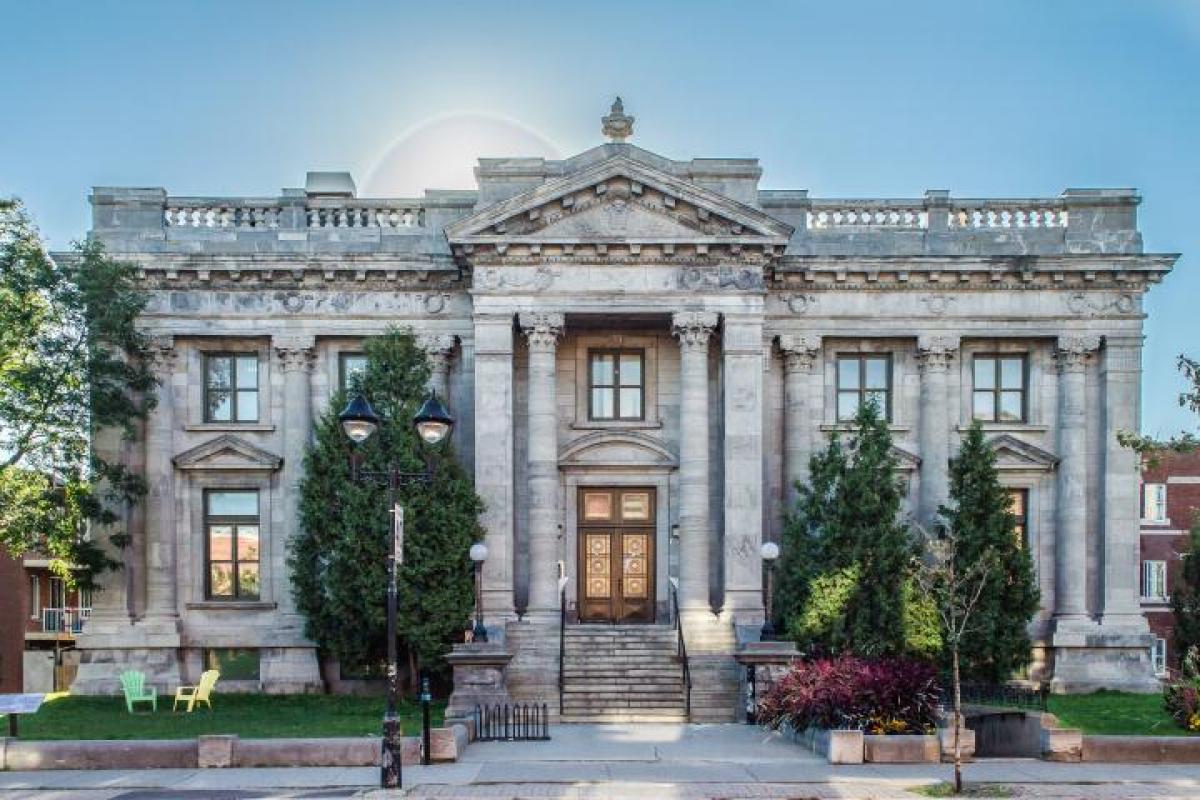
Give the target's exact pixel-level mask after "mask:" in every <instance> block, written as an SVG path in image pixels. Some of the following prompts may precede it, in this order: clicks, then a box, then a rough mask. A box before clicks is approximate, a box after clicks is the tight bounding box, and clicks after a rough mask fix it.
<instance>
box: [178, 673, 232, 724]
mask: <svg viewBox="0 0 1200 800" xmlns="http://www.w3.org/2000/svg"><path fill="white" fill-rule="evenodd" d="M220 677H221V673H220V672H218V671H217V670H215V669H210V670H205V671H204V672H203V673H202V674H201V675H200V682H199V683H198V684H196V685H195V686H180V687H179V688H178V689H176V690H175V702H174V703H172V704H171V710H172V711H174V710H175V709H176V708H178V707H179V704H180V703H181V702H183V703H187V712H188V713H189V714H190V713H192V709H194V708H195V707H196V704H197V703H204V705H206V706H208V710H209V711H212V701H211V700H209V696H210V695H212V690H213V687H214V686H216V685H217V678H220Z"/></svg>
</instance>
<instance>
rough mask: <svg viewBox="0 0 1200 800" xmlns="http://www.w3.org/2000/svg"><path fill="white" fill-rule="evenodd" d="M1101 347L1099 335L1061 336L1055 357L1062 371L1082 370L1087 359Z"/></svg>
mask: <svg viewBox="0 0 1200 800" xmlns="http://www.w3.org/2000/svg"><path fill="white" fill-rule="evenodd" d="M1099 349H1100V337H1099V336H1094V335H1093V336H1087V335H1085V336H1060V337H1058V349H1057V350H1055V352H1054V359H1055V360H1056V361H1057V362H1058V369H1059V370H1060V371H1061V372H1082V371H1083V369H1084V367H1085V366H1086V365H1087V360H1088V359H1089V358H1091V356H1092V354H1093V353H1095V352H1096V351H1097V350H1099Z"/></svg>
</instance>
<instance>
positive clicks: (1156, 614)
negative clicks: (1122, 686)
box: [1141, 451, 1200, 674]
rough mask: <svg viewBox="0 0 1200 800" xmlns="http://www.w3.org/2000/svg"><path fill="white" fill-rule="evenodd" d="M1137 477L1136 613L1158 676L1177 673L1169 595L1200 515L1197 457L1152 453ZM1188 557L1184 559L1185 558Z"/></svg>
mask: <svg viewBox="0 0 1200 800" xmlns="http://www.w3.org/2000/svg"><path fill="white" fill-rule="evenodd" d="M1153 461H1154V463H1148V464H1146V467H1145V469H1144V470H1143V471H1142V487H1141V491H1142V514H1141V518H1142V525H1141V531H1142V537H1141V539H1142V547H1141V553H1142V573H1141V587H1142V588H1141V596H1142V610H1143V611H1144V612H1145V614H1146V619H1147V620H1148V621H1149V623H1150V630H1151V632H1152V633H1153V634H1154V643H1153V646H1152V649H1151V664H1152V666H1153V667H1154V671H1155V672H1156V673H1158V674H1166V673H1167V671H1168V670H1169V669H1178V668H1179V667H1180V659H1182V657H1183V655H1184V654H1183V653H1180V652H1179V651H1178V650H1177V649H1176V647H1175V642H1174V641H1173V637H1172V632H1173V630H1174V628H1175V615H1174V614H1173V613H1172V611H1171V592H1172V591H1173V590H1174V589H1175V582H1176V581H1177V580H1179V579H1180V572H1181V571H1182V569H1183V559H1184V557H1185V556H1186V554H1187V552H1188V539H1189V534H1190V531H1191V528H1192V525H1193V524H1194V521H1195V519H1196V515H1197V514H1200V452H1191V453H1175V452H1171V451H1165V452H1161V453H1158V454H1157V456H1156V458H1155V459H1154V460H1153ZM1186 557H1189V558H1190V556H1186Z"/></svg>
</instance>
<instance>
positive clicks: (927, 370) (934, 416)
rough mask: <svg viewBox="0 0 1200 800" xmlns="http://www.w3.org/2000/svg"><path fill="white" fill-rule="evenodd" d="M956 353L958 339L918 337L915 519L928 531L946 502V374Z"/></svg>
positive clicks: (947, 419) (948, 428) (948, 466)
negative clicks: (918, 463) (918, 456)
mask: <svg viewBox="0 0 1200 800" xmlns="http://www.w3.org/2000/svg"><path fill="white" fill-rule="evenodd" d="M957 350H958V339H956V338H954V337H950V336H922V337H920V338H919V339H918V340H917V364H918V365H919V368H920V370H921V417H920V448H921V485H920V490H921V491H920V496H919V499H918V503H917V505H918V520H919V521H920V523H921V524H922V525H926V526H928V527H929V529H930V530H932V528H933V525H934V524H935V523H936V522H937V512H938V506H940V505H942V504H943V503H945V502H946V498H947V497H948V496H949V486H950V420H949V418H948V416H947V415H948V411H947V397H946V373H947V371H948V370H949V367H950V361H951V360H952V359H953V358H954V354H955V352H956V351H957Z"/></svg>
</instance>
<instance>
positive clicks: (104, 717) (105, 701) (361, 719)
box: [0, 692, 446, 739]
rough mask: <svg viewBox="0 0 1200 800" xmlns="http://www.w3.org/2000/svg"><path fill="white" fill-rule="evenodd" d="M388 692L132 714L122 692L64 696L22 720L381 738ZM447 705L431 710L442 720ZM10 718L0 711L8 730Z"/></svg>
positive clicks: (163, 702)
mask: <svg viewBox="0 0 1200 800" xmlns="http://www.w3.org/2000/svg"><path fill="white" fill-rule="evenodd" d="M384 705H385V701H384V698H382V697H345V696H340V695H244V694H243V695H239V694H220V693H219V692H218V693H216V694H214V695H213V711H211V712H209V711H207V710H197V711H194V712H192V713H191V714H185V713H183V712H182V711H180V712H179V713H175V714H172V713H171V698H170V697H165V698H164V697H161V696H160V697H159V698H158V713H157V714H150V713H147V714H136V715H131V714H129V713H128V712H127V711H126V710H125V701H124V699H123V698H121V697H71V696H58V697H56V698H54V699H52V700H48V701H47V702H46V703H45V704H44V705H43V706H42V708H41V710H40V711H39V712H38V713H37V714H33V715H22V716H21V717H20V720H19V723H20V736H21V738H22V739H186V738H190V737H193V736H196V735H198V734H207V733H236V734H237V735H239V736H243V737H245V738H248V739H264V738H269V737H318V736H365V735H370V734H375V735H378V734H379V732H380V728H381V726H382V720H383V709H384ZM445 705H446V704H445V703H444V702H437V703H434V704H433V706H432V708H431V717H432V724H433V725H435V726H436V725H439V724H441V721H442V713H443V711H444V710H445ZM400 715H401V724H402V725H403V729H404V733H405V734H407V735H417V734H419V733H420V731H421V707H420V705H419V704H417V703H413V702H405V703H404V704H403V705H401V707H400ZM7 732H8V720H7V719H5V718H4V717H3V716H0V735H6V734H7Z"/></svg>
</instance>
